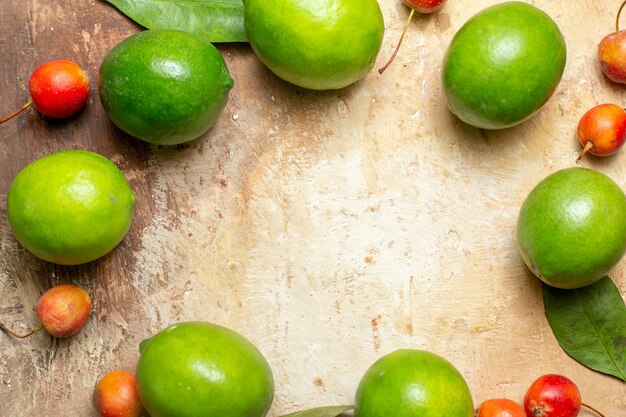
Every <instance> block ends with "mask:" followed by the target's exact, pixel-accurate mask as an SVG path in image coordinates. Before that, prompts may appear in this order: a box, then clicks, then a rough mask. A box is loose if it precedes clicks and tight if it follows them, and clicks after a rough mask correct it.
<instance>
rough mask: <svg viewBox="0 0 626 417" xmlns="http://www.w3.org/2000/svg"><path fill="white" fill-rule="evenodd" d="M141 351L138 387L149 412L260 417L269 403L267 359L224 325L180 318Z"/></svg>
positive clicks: (159, 416) (155, 415) (165, 416)
mask: <svg viewBox="0 0 626 417" xmlns="http://www.w3.org/2000/svg"><path fill="white" fill-rule="evenodd" d="M140 350H141V355H140V357H139V362H138V364H137V370H136V377H137V390H138V392H139V396H140V398H141V401H142V404H143V405H144V407H145V408H146V410H147V411H148V413H149V414H150V416H151V417H217V416H219V417H263V416H265V415H266V414H267V412H268V410H269V408H270V406H271V404H272V399H273V397H274V379H273V376H272V370H271V368H270V366H269V364H268V363H267V361H266V360H265V358H264V357H263V355H262V354H261V352H259V350H258V349H257V348H256V347H255V346H254V345H253V344H252V343H251V342H250V341H248V340H247V339H245V338H244V337H243V336H241V335H240V334H238V333H236V332H235V331H233V330H230V329H228V328H226V327H222V326H219V325H216V324H212V323H206V322H199V321H195V322H183V323H178V324H175V325H172V326H170V327H168V328H166V329H164V330H162V331H160V332H159V333H157V334H155V335H154V336H153V337H151V338H150V339H146V340H144V341H143V342H142V343H141V345H140Z"/></svg>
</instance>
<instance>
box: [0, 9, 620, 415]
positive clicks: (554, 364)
mask: <svg viewBox="0 0 626 417" xmlns="http://www.w3.org/2000/svg"><path fill="white" fill-rule="evenodd" d="M380 3H381V8H382V10H383V14H384V17H385V26H386V34H385V40H384V44H383V49H382V51H381V53H380V55H379V57H378V63H377V64H378V66H380V65H382V64H383V63H384V62H385V61H386V59H387V58H388V56H389V55H390V54H391V52H392V50H393V47H394V46H395V42H396V40H397V38H398V36H399V35H400V33H401V31H402V28H403V25H404V21H405V19H406V17H407V16H408V9H407V8H406V7H405V6H403V5H402V4H401V2H400V1H392V0H381V1H380ZM494 3H497V1H495V0H450V1H449V2H448V4H446V6H445V7H444V8H443V10H442V11H441V12H440V13H438V14H436V15H432V16H417V18H416V19H414V22H413V23H412V24H411V27H410V29H409V31H408V34H407V38H406V39H405V42H404V44H403V45H402V48H401V50H400V53H399V55H398V57H397V59H396V61H395V63H394V64H393V65H392V66H391V67H390V68H389V69H388V70H387V71H386V72H385V73H384V74H383V75H382V76H379V75H378V73H376V72H375V71H373V72H372V73H371V74H370V75H369V76H368V77H366V78H365V79H364V80H362V81H361V82H358V83H357V84H355V85H353V86H350V87H348V88H345V89H342V90H339V91H331V92H312V91H307V90H303V89H300V88H297V87H294V86H292V85H289V84H287V83H285V82H283V81H281V80H279V79H278V78H277V77H275V76H274V75H273V74H272V73H271V72H269V71H268V70H267V69H266V68H265V67H264V66H263V65H262V64H261V63H260V62H259V60H258V59H257V58H256V56H255V55H254V53H253V52H252V51H251V49H250V48H249V46H248V45H246V44H228V45H220V46H219V49H220V51H221V52H222V53H223V55H224V57H225V59H226V62H227V64H228V66H229V68H230V71H231V75H232V77H233V79H234V80H235V87H234V89H233V90H232V91H231V94H230V99H229V102H228V105H227V108H226V109H225V111H224V113H223V114H222V117H221V118H220V120H219V121H218V123H217V125H216V126H215V127H214V128H213V129H212V130H211V131H210V132H209V133H207V134H206V135H204V136H203V137H202V138H201V139H200V140H197V141H195V142H193V143H191V144H189V145H186V146H180V147H172V148H167V147H152V146H149V145H147V144H144V143H141V142H139V141H137V140H135V139H133V138H130V137H129V136H127V135H125V134H124V133H123V132H121V131H120V130H118V129H117V128H115V127H114V126H113V125H112V124H111V123H110V122H109V121H108V119H107V117H106V115H105V114H104V111H103V110H102V107H101V105H100V102H99V98H98V93H97V74H98V68H99V65H100V62H101V61H102V59H103V57H104V56H105V54H106V53H107V52H108V51H109V50H110V49H111V48H112V47H113V46H114V45H116V44H117V43H118V42H120V41H121V40H122V39H124V38H125V37H127V36H129V35H130V34H132V33H135V32H137V31H139V30H141V28H140V27H138V26H136V25H135V24H133V23H132V22H131V21H129V20H128V19H127V18H125V17H124V16H122V15H121V14H119V13H118V12H117V10H116V9H114V8H113V7H111V6H109V5H108V4H106V3H105V2H103V1H96V0H86V1H84V0H81V1H79V0H51V1H47V2H44V1H41V0H23V1H19V2H18V1H16V0H5V1H4V2H3V4H2V10H1V11H0V27H1V28H2V31H0V80H1V81H2V84H1V85H0V114H4V113H7V114H8V113H10V112H11V111H13V110H14V109H16V108H18V107H19V106H21V105H22V104H23V103H24V102H25V101H26V100H27V99H28V92H27V83H28V77H29V75H30V73H31V72H32V71H33V70H34V69H35V68H36V66H38V65H39V64H40V63H42V62H44V61H46V60H50V59H56V58H68V59H73V60H75V61H77V62H78V63H80V64H81V65H83V66H84V67H85V68H86V69H87V71H88V73H89V75H90V77H91V87H92V94H91V97H90V101H89V103H88V105H87V107H86V108H85V109H84V111H82V112H81V113H80V114H79V115H77V116H76V117H74V118H72V119H70V120H67V121H61V122H52V121H50V120H46V119H44V118H42V117H40V116H39V115H38V114H37V113H36V112H34V111H27V112H25V113H23V114H22V115H20V116H19V117H18V118H17V119H15V120H12V121H11V122H8V123H5V124H4V125H1V126H0V137H1V138H2V144H3V146H2V147H0V320H1V321H2V322H4V323H5V324H7V325H9V326H11V327H13V328H15V329H16V330H26V329H27V328H29V327H30V326H31V325H32V324H33V323H35V322H36V314H35V311H34V304H35V303H36V301H37V299H38V297H39V296H40V295H41V294H42V293H43V292H44V291H45V290H46V289H48V288H49V287H50V286H52V285H55V284H59V283H66V282H74V283H77V284H79V285H81V286H83V287H84V288H86V289H87V290H88V291H89V292H90V294H91V295H92V297H93V299H94V301H95V306H94V310H93V314H92V316H91V318H90V320H89V321H88V323H87V325H86V327H85V329H84V330H83V331H82V332H81V333H79V334H78V335H76V336H75V337H72V338H70V339H64V340H56V339H53V338H50V337H49V336H47V335H45V334H43V333H40V334H38V335H36V336H34V337H31V338H29V339H26V340H16V339H12V338H11V337H9V336H8V335H6V334H0V415H2V416H26V415H33V416H49V417H65V416H70V415H71V416H76V417H79V416H91V415H93V411H92V409H91V393H92V391H93V387H94V385H95V383H96V381H97V380H98V379H99V378H100V377H102V376H103V375H104V374H105V373H107V372H109V371H110V370H113V369H119V368H121V369H127V370H133V369H134V366H135V363H136V361H137V358H138V354H139V353H138V344H139V342H140V341H141V340H142V339H144V338H146V337H148V336H150V335H151V334H153V333H154V332H156V331H158V330H160V329H162V328H164V327H165V326H167V325H170V324H173V323H175V322H178V321H184V320H208V321H213V322H217V323H219V324H222V325H226V326H229V327H231V328H233V329H234V330H237V331H239V332H240V333H242V334H243V335H245V336H246V337H248V338H249V339H250V340H252V341H253V342H254V343H255V344H257V346H258V347H259V348H260V350H261V351H262V352H263V353H264V354H265V355H266V357H267V359H268V361H269V362H270V364H271V366H272V368H273V370H274V375H275V379H276V397H275V401H274V404H273V406H272V409H271V411H270V414H269V415H270V417H273V416H278V415H281V414H285V413H287V412H292V411H295V410H297V409H301V408H306V407H313V406H319V405H329V404H344V403H350V402H351V401H352V399H353V395H354V391H355V389H356V386H357V384H358V381H359V379H360V377H361V375H362V374H363V372H364V371H365V369H366V368H367V367H369V365H370V364H371V363H372V362H373V361H374V360H376V359H377V358H378V357H380V356H381V355H383V354H385V353H387V352H390V351H392V350H395V349H398V348H404V347H414V348H420V349H428V350H431V351H434V352H437V353H439V354H441V355H442V356H444V357H446V358H447V359H448V360H450V361H451V362H452V363H454V364H455V365H456V366H457V367H458V368H459V370H460V371H461V372H462V374H463V375H464V376H465V377H466V379H467V381H468V384H469V386H470V388H471V390H472V394H473V397H474V400H475V402H476V403H477V404H478V403H479V402H480V401H482V400H484V399H486V398H488V397H496V396H497V397H502V396H506V397H509V398H512V399H514V400H517V401H521V399H522V396H523V394H524V391H525V390H526V388H527V386H528V385H529V384H530V383H531V382H532V380H534V379H535V378H536V377H538V376H539V375H540V374H542V373H547V372H557V373H562V374H565V375H567V376H569V377H570V378H571V379H573V380H574V381H576V383H577V384H578V385H579V387H580V389H581V392H582V395H583V398H584V400H585V401H586V402H588V403H590V404H594V405H596V406H597V407H598V408H600V409H601V410H603V412H604V413H605V415H606V416H607V417H609V416H611V417H619V416H623V415H624V414H625V413H626V395H625V389H624V383H622V382H620V381H618V380H616V379H613V378H610V377H606V376H603V375H601V374H598V373H595V372H593V371H590V370H588V369H587V368H584V367H583V366H581V365H579V364H578V363H576V362H575V361H573V360H572V359H571V358H569V357H568V356H567V355H566V354H565V353H564V352H563V351H562V350H561V349H560V347H559V346H558V344H557V342H556V340H555V339H554V337H553V335H552V333H551V331H550V329H549V326H548V324H547V321H546V319H545V316H544V314H543V305H542V301H541V290H540V286H539V283H538V281H537V280H536V279H535V278H534V277H533V276H532V275H531V274H530V272H529V271H528V270H527V269H526V268H525V267H524V265H523V262H522V260H521V259H520V257H519V255H518V253H517V249H516V247H515V237H514V232H515V223H516V219H517V212H518V210H519V207H520V205H521V203H522V201H523V199H524V198H525V196H526V195H527V193H528V192H529V191H530V190H531V188H532V187H533V186H534V185H535V184H536V183H537V182H538V181H540V180H541V179H542V178H544V177H545V176H546V175H548V174H549V173H551V172H554V171H555V170H557V169H560V168H564V167H569V166H573V165H574V164H575V162H574V161H575V158H576V155H577V153H578V150H579V146H578V143H577V141H576V137H575V128H576V125H577V123H578V119H579V118H580V116H581V115H582V114H583V113H584V111H586V110H587V109H588V108H590V107H592V106H593V105H595V104H599V103H601V102H615V103H623V102H624V91H625V90H624V88H623V87H620V86H617V85H614V84H611V83H610V82H608V81H607V80H606V79H605V78H604V77H603V76H602V74H601V72H600V69H599V66H598V64H597V61H596V57H595V53H596V47H597V43H598V42H599V41H600V39H601V38H602V37H603V36H604V35H605V34H606V33H608V32H610V31H611V30H612V28H613V23H612V22H613V15H614V9H615V10H616V9H617V7H618V6H619V3H620V2H619V1H617V0H615V1H611V2H610V3H611V4H607V3H606V2H605V3H601V2H592V1H590V0H584V1H583V0H581V1H576V2H557V1H551V0H536V1H533V2H532V3H533V4H535V5H536V6H538V7H540V8H542V9H543V10H545V11H546V12H547V13H549V14H550V15H551V16H552V17H553V18H554V19H555V20H556V21H557V23H558V24H559V26H560V27H561V30H562V31H563V34H564V35H565V38H566V41H567V46H568V62H567V66H566V70H565V75H564V77H563V80H562V82H561V84H560V86H559V88H558V89H557V91H556V93H555V95H554V96H553V98H552V99H551V100H550V101H549V102H548V104H547V105H546V106H545V107H544V108H543V109H542V110H541V111H540V112H539V113H538V114H537V115H535V116H534V117H533V118H532V119H530V120H528V121H527V122H525V123H523V124H522V125H519V126H517V127H514V128H511V129H507V130H503V131H497V132H485V131H481V130H478V129H474V128H472V127H469V126H467V125H464V124H463V123H461V122H460V121H458V120H457V119H456V118H454V117H453V116H452V115H451V114H450V113H449V112H448V110H447V108H446V105H445V102H444V99H443V95H442V89H441V83H440V72H441V61H442V57H443V54H444V52H445V49H446V47H447V45H448V43H449V41H450V39H451V38H452V36H453V35H454V33H455V31H456V30H457V29H458V28H460V27H461V25H462V24H463V23H464V22H465V21H466V20H467V19H468V18H469V17H470V16H471V15H473V14H474V13H476V12H478V11H479V10H481V9H482V8H483V7H485V6H488V5H491V4H494ZM31 110H32V109H31ZM74 148H80V149H89V150H92V151H96V152H99V153H102V154H103V155H105V156H107V157H109V158H111V159H112V160H113V161H114V162H115V163H116V164H117V165H118V166H119V167H120V168H121V169H122V171H123V172H124V173H125V174H126V176H127V177H128V179H129V181H130V183H131V185H132V187H133V189H134V191H135V193H136V196H137V208H138V211H137V215H136V217H135V219H134V223H133V226H132V229H131V232H130V233H129V235H128V236H127V237H126V239H125V240H124V241H123V243H122V244H121V245H120V246H119V247H117V248H116V249H115V250H114V251H113V252H111V253H110V254H109V255H107V256H105V257H103V258H102V259H100V260H97V261H95V262H92V263H89V264H87V265H82V266H76V267H61V266H55V265H52V264H49V263H45V262H42V261H39V260H37V259H36V258H34V257H33V256H32V255H30V254H29V253H28V252H26V251H25V250H24V249H23V248H21V247H20V246H19V245H18V244H17V242H16V241H15V240H14V238H13V237H12V235H11V232H10V229H9V225H8V221H7V219H6V208H5V206H6V191H7V189H8V187H9V185H10V183H11V181H12V178H13V177H14V175H15V174H16V173H17V172H18V171H19V170H20V169H21V168H22V167H23V166H25V165H26V164H27V163H29V162H30V161H32V160H34V159H36V158H38V157H40V156H43V155H46V154H48V153H51V152H53V151H56V150H62V149H74ZM623 158H625V156H624V155H623V154H618V155H616V156H614V157H611V158H605V159H599V158H593V157H589V158H585V159H584V162H583V165H584V166H587V167H591V168H594V169H597V170H599V171H602V172H604V173H606V174H607V175H609V176H610V177H611V178H613V179H614V180H615V181H616V182H617V183H618V184H620V186H622V187H624V186H626V172H625V171H624V164H623V163H622V160H623ZM624 266H625V264H624V261H622V262H621V263H620V264H619V265H618V266H617V267H616V268H615V269H614V271H613V272H612V274H611V276H612V277H613V279H614V281H615V282H616V284H617V285H618V287H619V288H620V291H621V292H622V294H624V292H625V291H626V278H624ZM591 415H592V414H591V413H588V412H586V411H583V412H581V417H587V416H591Z"/></svg>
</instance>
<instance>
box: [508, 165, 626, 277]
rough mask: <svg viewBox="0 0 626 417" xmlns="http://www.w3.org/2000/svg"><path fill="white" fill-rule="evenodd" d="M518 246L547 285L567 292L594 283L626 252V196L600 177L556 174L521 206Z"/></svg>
mask: <svg viewBox="0 0 626 417" xmlns="http://www.w3.org/2000/svg"><path fill="white" fill-rule="evenodd" d="M517 242H518V246H519V250H520V253H521V255H522V258H523V259H524V262H525V263H526V265H527V266H528V267H529V268H530V270H531V271H532V272H533V273H534V274H535V275H536V276H537V277H538V278H539V279H540V280H542V281H543V282H545V283H546V284H548V285H551V286H553V287H557V288H564V289H572V288H580V287H584V286H586V285H589V284H593V283H594V282H596V281H598V280H599V279H600V278H602V277H603V276H605V274H606V273H607V272H608V271H609V270H610V269H611V268H612V267H613V266H614V265H615V264H616V263H617V262H618V261H619V260H620V259H621V258H622V256H623V255H624V251H626V195H624V192H623V191H622V189H621V188H620V187H619V186H618V185H617V184H616V183H615V182H613V180H611V179H610V178H609V177H607V176H606V175H604V174H602V173H600V172H597V171H593V170H590V169H587V168H580V167H574V168H566V169H563V170H560V171H557V172H555V173H553V174H551V175H549V176H548V177H546V178H545V179H544V180H543V181H541V182H540V183H539V184H538V185H537V186H536V187H535V188H534V189H533V190H532V191H531V192H530V194H529V195H528V197H526V200H525V201H524V203H523V204H522V207H521V209H520V212H519V218H518V221H517Z"/></svg>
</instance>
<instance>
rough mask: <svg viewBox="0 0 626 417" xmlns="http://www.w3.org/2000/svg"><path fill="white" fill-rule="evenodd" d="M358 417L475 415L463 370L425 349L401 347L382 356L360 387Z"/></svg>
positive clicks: (357, 400)
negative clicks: (462, 373)
mask: <svg viewBox="0 0 626 417" xmlns="http://www.w3.org/2000/svg"><path fill="white" fill-rule="evenodd" d="M354 407H355V408H354V415H355V417H390V416H393V417H442V416H445V417H472V416H473V415H474V405H473V402H472V396H471V393H470V390H469V388H468V386H467V383H466V382H465V379H463V376H462V375H461V374H460V373H459V371H458V370H457V369H456V368H455V367H454V366H453V365H452V364H451V363H450V362H448V361H447V360H445V359H444V358H442V357H440V356H438V355H436V354H434V353H431V352H428V351H424V350H415V349H401V350H397V351H395V352H392V353H390V354H387V355H385V356H383V357H381V358H380V359H378V360H377V361H376V362H374V364H373V365H372V366H371V367H370V368H369V369H368V370H367V371H366V372H365V374H364V375H363V377H362V378H361V381H360V383H359V386H358V387H357V391H356V395H355V405H354Z"/></svg>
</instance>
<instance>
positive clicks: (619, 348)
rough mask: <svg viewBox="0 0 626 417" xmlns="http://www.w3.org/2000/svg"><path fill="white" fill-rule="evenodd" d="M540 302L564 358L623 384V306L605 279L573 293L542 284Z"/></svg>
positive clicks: (625, 339)
mask: <svg viewBox="0 0 626 417" xmlns="http://www.w3.org/2000/svg"><path fill="white" fill-rule="evenodd" d="M543 302H544V306H545V313H546V318H547V319H548V322H549V323H550V327H551V328H552V332H553V333H554V336H555V337H556V339H557V340H558V342H559V344H560V345H561V347H562V348H563V350H564V351H565V352H566V353H567V354H568V355H570V356H571V357H572V358H574V359H575V360H577V361H578V362H580V363H581V364H583V365H585V366H587V367H588V368H591V369H593V370H595V371H598V372H602V373H605V374H608V375H613V376H615V377H617V378H620V379H622V380H624V381H626V306H625V305H624V300H623V299H622V297H621V295H620V293H619V290H618V289H617V287H616V286H615V284H614V283H613V281H611V279H610V278H609V277H604V278H602V279H601V280H600V281H598V282H596V283H595V284H592V285H589V286H586V287H583V288H579V289H574V290H560V289H557V288H553V287H550V286H548V285H545V284H543Z"/></svg>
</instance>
